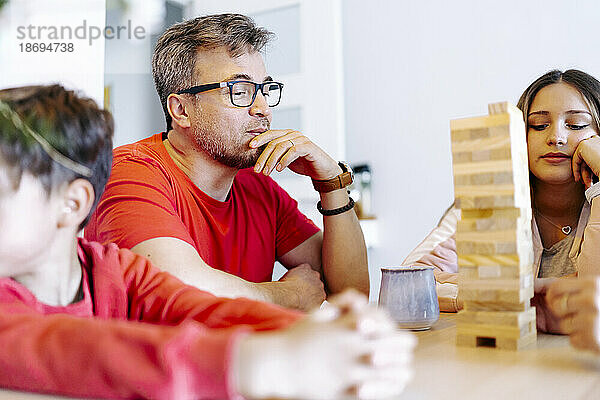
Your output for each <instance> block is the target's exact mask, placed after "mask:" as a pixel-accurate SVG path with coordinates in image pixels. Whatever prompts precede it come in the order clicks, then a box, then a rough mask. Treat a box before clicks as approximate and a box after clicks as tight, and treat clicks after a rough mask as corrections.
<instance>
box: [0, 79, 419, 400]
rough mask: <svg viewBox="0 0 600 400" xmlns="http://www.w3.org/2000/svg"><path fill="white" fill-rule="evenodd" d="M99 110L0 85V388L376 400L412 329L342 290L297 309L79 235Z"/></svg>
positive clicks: (101, 162)
mask: <svg viewBox="0 0 600 400" xmlns="http://www.w3.org/2000/svg"><path fill="white" fill-rule="evenodd" d="M112 132H113V122H112V117H111V116H110V114H109V113H108V112H106V111H103V110H100V109H98V107H97V106H96V104H95V103H94V102H93V101H92V100H90V99H86V98H80V97H78V96H77V95H76V94H75V93H73V92H71V91H67V90H65V89H64V88H62V87H61V86H58V85H53V86H31V87H21V88H14V89H6V90H0V226H2V229H1V230H0V348H2V351H1V352H0V371H2V373H0V386H1V387H5V388H10V389H17V390H28V391H36V392H47V393H56V394H63V395H71V396H79V397H81V396H83V397H110V398H140V397H143V398H172V399H185V398H195V399H223V398H243V397H246V398H266V397H279V398H311V399H318V398H343V397H346V396H349V397H351V398H354V397H358V398H378V399H380V398H385V397H388V396H394V395H397V394H398V393H399V392H400V391H401V390H402V388H403V386H404V385H405V383H406V381H407V380H408V378H409V375H410V371H409V364H410V356H411V350H412V347H413V346H414V340H413V338H412V337H411V336H409V335H406V334H402V333H398V332H396V331H395V330H394V327H393V324H391V323H390V321H389V320H388V319H387V317H385V316H383V315H382V314H380V313H379V312H377V311H376V310H373V309H371V308H369V307H368V306H367V305H366V301H365V299H364V298H362V297H360V296H358V295H356V294H354V293H346V294H344V295H342V296H341V297H339V298H338V299H337V300H334V301H333V305H331V306H330V307H327V308H323V309H321V310H319V311H316V312H314V313H312V314H309V315H308V316H306V317H303V315H302V314H300V313H297V312H294V311H290V310H286V309H283V308H281V307H278V306H275V305H271V304H266V303H261V302H256V301H251V300H248V299H242V298H240V299H225V298H217V297H215V296H213V295H211V294H209V293H207V292H203V291H200V290H198V289H196V288H193V287H191V286H187V285H185V284H183V283H182V282H181V281H179V280H178V279H176V278H174V277H172V276H171V275H169V274H167V273H164V272H161V271H160V270H158V269H156V268H154V267H153V266H152V264H151V263H150V262H149V261H148V260H147V259H145V258H144V257H141V256H139V255H136V254H134V253H132V252H130V251H129V250H125V249H119V248H117V247H116V246H115V245H108V246H102V245H100V244H98V243H91V242H87V241H85V240H83V239H80V238H77V233H78V232H79V231H80V230H81V229H82V228H83V227H84V226H85V223H86V222H87V220H88V218H89V215H90V213H91V211H93V208H94V207H95V205H96V203H97V199H98V198H99V197H100V195H101V194H102V190H103V188H104V185H105V183H106V181H107V179H108V175H109V173H110V166H111V156H112Z"/></svg>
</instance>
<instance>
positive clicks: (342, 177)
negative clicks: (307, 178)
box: [312, 161, 354, 193]
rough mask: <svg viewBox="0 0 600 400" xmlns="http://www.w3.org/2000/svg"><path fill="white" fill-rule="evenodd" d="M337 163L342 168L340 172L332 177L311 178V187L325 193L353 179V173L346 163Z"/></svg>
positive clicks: (348, 183)
mask: <svg viewBox="0 0 600 400" xmlns="http://www.w3.org/2000/svg"><path fill="white" fill-rule="evenodd" d="M338 165H339V166H340V168H341V169H342V173H341V174H339V175H338V176H336V177H335V178H332V179H327V180H317V179H313V180H312V183H313V187H314V188H315V190H316V191H317V192H320V193H327V192H332V191H334V190H337V189H342V188H345V187H346V186H349V185H351V184H352V182H353V181H354V173H353V172H352V169H351V168H350V166H349V165H348V164H346V163H345V162H343V161H340V162H338Z"/></svg>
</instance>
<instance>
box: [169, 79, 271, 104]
mask: <svg viewBox="0 0 600 400" xmlns="http://www.w3.org/2000/svg"><path fill="white" fill-rule="evenodd" d="M224 87H228V88H229V98H230V100H231V104H233V105H234V106H236V107H250V106H251V105H252V104H253V103H254V100H255V99H256V93H257V92H258V91H259V90H260V92H261V93H262V95H263V96H264V97H265V99H266V100H267V105H268V106H269V107H275V106H276V105H278V104H279V102H280V101H281V92H282V90H283V83H279V82H271V81H267V82H263V83H255V82H250V81H231V82H217V83H207V84H206V85H200V86H194V87H191V88H189V89H185V90H180V91H179V92H177V93H176V94H184V93H188V94H197V93H202V92H206V91H208V90H213V89H219V88H224Z"/></svg>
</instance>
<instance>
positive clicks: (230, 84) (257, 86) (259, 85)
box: [175, 80, 283, 108]
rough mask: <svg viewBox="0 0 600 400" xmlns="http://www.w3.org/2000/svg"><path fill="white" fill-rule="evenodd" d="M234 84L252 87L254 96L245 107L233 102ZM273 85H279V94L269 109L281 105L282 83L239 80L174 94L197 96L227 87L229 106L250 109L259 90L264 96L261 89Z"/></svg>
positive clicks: (194, 87)
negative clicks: (246, 84) (251, 85)
mask: <svg viewBox="0 0 600 400" xmlns="http://www.w3.org/2000/svg"><path fill="white" fill-rule="evenodd" d="M236 83H251V84H253V85H254V94H253V95H252V101H251V102H250V104H248V105H247V106H238V105H237V104H235V102H234V101H233V85H235V84H236ZM273 83H275V84H277V85H279V91H280V94H279V100H278V101H277V103H276V104H274V105H272V106H269V107H277V106H278V105H279V103H281V94H282V93H283V83H281V82H275V81H265V82H263V83H256V82H252V81H244V80H241V81H227V82H215V83H206V84H203V85H198V86H192V87H191V88H188V89H184V90H180V91H178V92H176V93H175V94H198V93H203V92H207V91H209V90H214V89H221V88H225V87H227V88H229V100H230V101H231V104H233V105H234V106H235V107H240V108H244V107H250V106H252V104H254V100H256V93H258V91H259V90H260V92H261V93H262V95H263V96H264V95H265V94H264V93H263V88H264V87H265V85H271V84H273ZM267 105H269V104H268V103H267Z"/></svg>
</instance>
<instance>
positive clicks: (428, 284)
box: [379, 266, 440, 330]
mask: <svg viewBox="0 0 600 400" xmlns="http://www.w3.org/2000/svg"><path fill="white" fill-rule="evenodd" d="M379 306H381V307H383V308H385V309H386V310H387V311H388V313H389V314H390V316H391V317H392V318H393V319H394V320H395V321H396V322H397V323H398V327H399V328H403V329H413V330H423V329H429V328H431V326H432V325H433V324H434V323H435V322H436V321H437V320H438V318H439V316H440V306H439V303H438V298H437V293H436V291H435V277H434V275H433V267H421V266H418V267H416V266H415V267H383V268H381V288H380V290H379Z"/></svg>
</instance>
